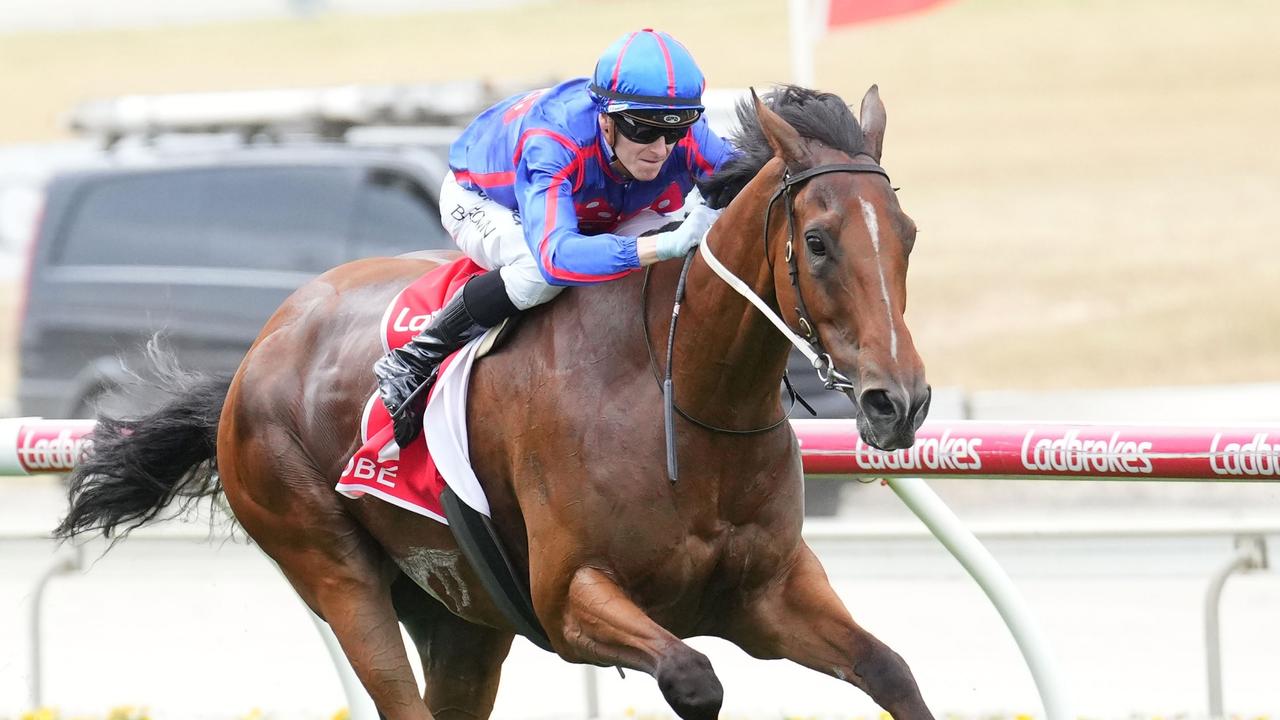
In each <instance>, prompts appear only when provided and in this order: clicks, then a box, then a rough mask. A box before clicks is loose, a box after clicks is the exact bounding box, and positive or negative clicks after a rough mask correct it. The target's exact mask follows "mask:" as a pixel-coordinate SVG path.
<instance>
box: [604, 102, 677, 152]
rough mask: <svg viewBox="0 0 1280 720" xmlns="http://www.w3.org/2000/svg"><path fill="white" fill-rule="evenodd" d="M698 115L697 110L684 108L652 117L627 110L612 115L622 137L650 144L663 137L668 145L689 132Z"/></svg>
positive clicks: (658, 113)
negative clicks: (637, 114) (634, 113)
mask: <svg viewBox="0 0 1280 720" xmlns="http://www.w3.org/2000/svg"><path fill="white" fill-rule="evenodd" d="M698 115H699V113H698V112H697V111H693V110H682V111H678V112H665V111H658V112H657V114H656V115H655V116H654V117H653V118H652V119H650V118H647V117H638V116H636V115H633V114H632V113H626V112H619V113H613V114H612V115H611V117H612V118H613V121H614V123H613V124H614V126H615V127H617V128H618V132H619V133H621V135H622V137H624V138H626V139H628V140H630V141H631V142H633V143H638V144H640V145H648V144H649V143H651V142H654V141H656V140H657V139H658V138H663V139H664V140H666V141H667V144H668V145H675V144H676V143H678V142H680V141H681V140H682V139H683V138H684V136H685V135H688V134H689V126H690V125H692V124H693V123H694V122H696V121H697V119H698ZM676 123H679V124H676Z"/></svg>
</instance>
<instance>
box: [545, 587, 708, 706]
mask: <svg viewBox="0 0 1280 720" xmlns="http://www.w3.org/2000/svg"><path fill="white" fill-rule="evenodd" d="M567 600H568V601H567V603H566V607H565V616H564V633H563V637H562V638H561V639H560V640H559V642H554V641H553V642H554V644H555V645H556V646H557V647H556V649H557V650H558V651H560V653H561V655H563V656H564V657H565V658H566V659H568V660H576V661H581V662H589V663H594V664H597V665H606V666H607V665H617V666H620V667H627V668H632V669H635V670H641V671H643V672H646V673H649V674H650V675H652V676H653V677H654V678H655V679H656V680H657V681H658V687H659V688H660V689H661V690H662V695H663V697H664V698H666V700H667V703H668V704H669V705H671V708H672V709H673V710H675V711H676V714H677V715H679V716H680V717H681V718H683V720H703V719H706V720H714V719H715V718H716V717H717V716H718V715H719V712H720V705H721V703H722V702H723V700H724V688H723V687H722V686H721V685H720V679H719V678H717V677H716V675H715V672H714V671H713V670H712V669H711V661H710V660H708V659H707V656H706V655H703V654H702V653H700V652H698V651H697V650H694V649H693V648H691V647H689V646H688V645H686V644H684V643H683V642H681V641H680V639H679V638H677V637H676V636H674V635H672V634H671V633H669V632H667V631H666V630H665V629H663V628H662V627H661V626H659V625H658V624H657V623H655V622H654V621H653V620H652V619H651V618H649V616H648V615H646V614H645V613H644V611H643V610H641V609H640V608H639V607H637V606H636V604H635V603H633V602H632V601H631V599H630V598H628V597H627V595H626V593H624V592H623V591H622V589H621V588H619V587H618V585H617V584H616V583H615V582H614V581H613V579H612V578H610V577H609V576H608V575H606V574H605V573H604V572H602V571H600V570H597V569H595V568H582V569H580V570H578V571H577V572H576V573H574V576H573V579H572V580H571V581H570V583H569V594H568V599H567Z"/></svg>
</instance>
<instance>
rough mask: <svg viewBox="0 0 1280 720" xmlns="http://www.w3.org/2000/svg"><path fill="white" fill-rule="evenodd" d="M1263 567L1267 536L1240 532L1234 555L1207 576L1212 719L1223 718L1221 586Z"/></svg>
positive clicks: (1207, 657) (1206, 627)
mask: <svg viewBox="0 0 1280 720" xmlns="http://www.w3.org/2000/svg"><path fill="white" fill-rule="evenodd" d="M1266 568H1267V541H1266V539H1265V538H1263V537H1262V536H1261V535H1240V536H1237V537H1236V554H1235V557H1233V558H1231V561H1230V562H1228V563H1227V564H1226V565H1224V566H1223V567H1222V568H1221V569H1219V570H1218V572H1216V573H1214V574H1213V577H1211V578H1210V579H1209V589H1208V590H1207V591H1206V592H1205V597H1204V651H1205V660H1206V665H1207V668H1208V673H1209V717H1210V718H1213V720H1220V719H1221V718H1224V717H1226V715H1225V714H1224V713H1223V709H1222V708H1223V703H1222V636H1221V633H1220V629H1221V627H1220V622H1219V621H1220V617H1219V613H1218V608H1219V605H1220V604H1221V601H1222V588H1223V586H1225V585H1226V584H1227V578H1229V577H1231V575H1232V574H1234V573H1236V572H1247V571H1249V570H1265V569H1266Z"/></svg>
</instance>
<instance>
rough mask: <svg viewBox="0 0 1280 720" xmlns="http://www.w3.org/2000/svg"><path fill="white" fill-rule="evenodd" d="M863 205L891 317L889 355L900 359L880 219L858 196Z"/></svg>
mask: <svg viewBox="0 0 1280 720" xmlns="http://www.w3.org/2000/svg"><path fill="white" fill-rule="evenodd" d="M858 203H859V204H860V205H862V218H863V219H864V220H866V221H867V232H868V233H870V234H871V246H872V247H873V248H875V251H876V271H877V274H878V275H879V278H880V297H881V299H882V300H884V310H885V313H886V314H887V316H888V319H889V355H890V356H891V357H892V358H893V359H894V360H897V359H898V329H897V327H895V326H894V322H893V300H892V299H891V298H890V297H889V286H888V284H887V283H885V280H884V263H883V262H881V260H880V221H878V220H876V209H875V207H874V206H872V204H871V203H869V202H867V201H866V200H863V199H862V198H858Z"/></svg>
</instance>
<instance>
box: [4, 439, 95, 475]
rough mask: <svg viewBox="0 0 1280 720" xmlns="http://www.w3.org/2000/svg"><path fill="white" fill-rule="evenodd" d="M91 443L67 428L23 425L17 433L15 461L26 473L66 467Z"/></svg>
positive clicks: (85, 450) (77, 461)
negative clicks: (39, 428)
mask: <svg viewBox="0 0 1280 720" xmlns="http://www.w3.org/2000/svg"><path fill="white" fill-rule="evenodd" d="M92 446H93V443H92V442H91V441H90V440H89V439H88V437H86V436H84V435H82V436H80V437H76V436H75V435H74V434H73V433H72V432H71V431H70V430H66V429H63V430H59V431H58V432H56V433H55V432H54V431H52V430H38V429H34V428H33V429H27V428H23V429H22V430H21V431H20V433H19V435H18V464H19V465H21V466H22V467H23V468H24V469H25V470H26V471H27V472H39V471H41V470H70V469H71V468H73V467H75V466H76V464H77V463H79V462H80V461H81V460H82V459H84V456H85V454H86V453H88V452H89V449H90V448H91V447H92Z"/></svg>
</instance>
